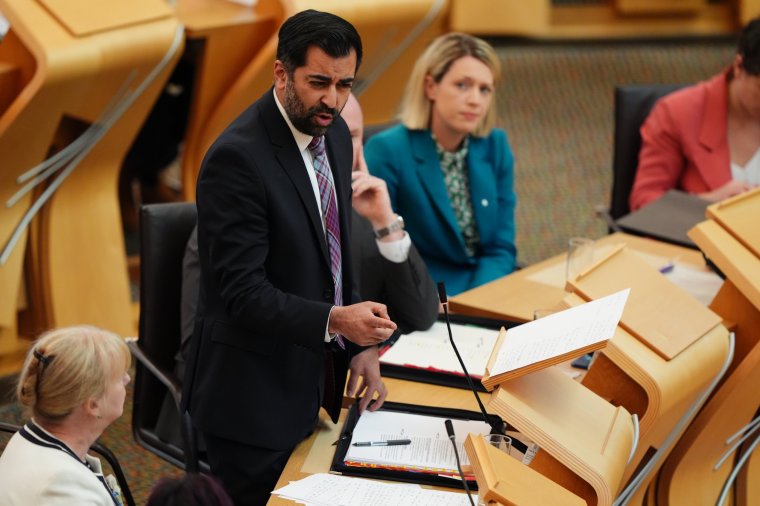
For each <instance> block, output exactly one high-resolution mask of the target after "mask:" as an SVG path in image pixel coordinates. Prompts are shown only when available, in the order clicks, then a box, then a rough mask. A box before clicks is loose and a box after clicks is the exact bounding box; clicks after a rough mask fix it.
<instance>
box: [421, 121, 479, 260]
mask: <svg viewBox="0 0 760 506" xmlns="http://www.w3.org/2000/svg"><path fill="white" fill-rule="evenodd" d="M431 135H432V133H431ZM433 140H434V141H435V149H436V151H437V152H438V159H439V160H440V162H441V170H442V171H443V178H444V181H445V182H446V189H447V190H448V193H449V201H450V202H451V207H452V208H453V209H454V216H456V219H457V224H458V225H459V230H460V231H461V232H462V239H463V240H464V246H465V249H466V250H467V254H468V255H469V256H475V254H476V253H477V250H478V243H479V242H480V236H479V235H478V227H477V224H476V223H475V214H474V212H473V209H472V198H471V196H470V178H469V175H468V173H467V146H468V144H469V138H468V137H465V138H464V142H463V143H462V146H461V147H460V148H459V149H458V150H457V151H454V152H450V151H446V150H445V149H444V148H443V146H441V145H440V144H439V143H438V140H437V139H436V138H435V135H433Z"/></svg>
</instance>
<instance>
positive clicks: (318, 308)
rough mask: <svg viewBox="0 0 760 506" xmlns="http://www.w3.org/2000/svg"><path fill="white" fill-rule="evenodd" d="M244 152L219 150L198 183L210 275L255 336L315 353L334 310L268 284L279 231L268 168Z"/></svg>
mask: <svg viewBox="0 0 760 506" xmlns="http://www.w3.org/2000/svg"><path fill="white" fill-rule="evenodd" d="M241 149H242V148H240V147H238V146H234V145H231V144H221V145H219V146H215V147H214V149H213V150H212V151H211V152H210V153H209V155H208V156H209V158H208V160H206V162H205V166H204V170H203V171H202V172H201V178H200V180H199V183H198V191H197V204H198V226H199V241H200V240H202V239H203V238H205V241H206V245H205V249H206V252H207V254H208V263H209V265H210V269H211V275H212V276H213V279H214V283H215V284H216V285H217V287H218V291H219V294H220V295H221V298H222V300H223V303H224V306H225V311H226V313H227V314H228V315H230V317H232V318H233V319H234V320H235V321H236V322H238V323H240V324H242V325H244V326H245V327H247V328H248V329H255V330H256V332H252V334H251V335H252V336H256V337H260V338H262V339H266V337H263V336H267V335H287V336H290V338H291V339H293V341H294V342H297V343H300V344H303V345H304V346H307V347H309V348H314V347H316V346H318V345H319V343H321V342H322V341H323V340H324V332H325V329H326V325H327V318H328V315H329V313H330V308H331V307H332V305H331V304H328V303H325V302H319V301H314V300H309V299H307V298H304V297H299V296H297V295H294V294H292V293H286V292H284V291H282V290H280V289H278V288H276V287H275V286H274V285H273V284H272V283H271V282H270V281H269V280H268V278H267V272H266V268H265V261H266V259H267V254H268V251H269V234H270V233H272V234H276V233H280V232H279V231H277V230H271V231H270V223H269V220H268V213H267V208H268V205H269V203H268V199H269V198H270V196H269V195H267V190H266V186H265V184H264V182H263V180H262V179H261V177H260V176H259V172H260V171H262V170H265V168H263V167H259V166H258V164H257V162H256V161H255V160H251V159H250V157H248V156H245V155H244V154H243V153H242V152H241ZM200 246H201V250H202V253H201V254H202V255H203V253H204V252H203V248H204V246H203V244H200ZM201 261H202V262H203V256H201Z"/></svg>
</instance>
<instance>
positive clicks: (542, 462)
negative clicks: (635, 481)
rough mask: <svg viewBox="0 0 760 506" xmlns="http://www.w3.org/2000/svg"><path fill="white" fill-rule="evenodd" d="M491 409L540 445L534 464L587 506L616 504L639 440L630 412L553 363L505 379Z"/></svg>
mask: <svg viewBox="0 0 760 506" xmlns="http://www.w3.org/2000/svg"><path fill="white" fill-rule="evenodd" d="M488 408H489V411H491V412H493V413H495V414H498V415H499V416H501V417H502V418H503V419H504V420H505V421H506V422H508V423H509V424H510V425H513V426H514V427H516V428H517V430H519V431H520V432H521V433H523V434H525V435H526V436H527V437H529V438H530V439H531V441H533V442H535V443H536V444H538V445H539V446H540V447H541V450H540V451H539V452H538V453H537V454H536V457H535V458H534V459H533V462H532V463H531V464H530V467H531V469H533V470H534V471H537V472H538V473H540V474H541V475H543V476H544V477H546V478H548V479H549V480H551V481H553V482H554V483H556V484H558V485H559V486H561V487H562V488H564V489H567V490H569V491H570V492H572V493H573V494H575V495H577V496H579V497H581V498H582V499H583V500H584V501H586V503H587V504H588V505H589V506H594V505H599V506H604V505H611V504H612V502H613V501H614V499H615V496H616V493H617V490H618V488H619V487H620V484H621V480H622V478H623V473H624V471H625V468H626V465H627V463H628V459H629V457H630V455H631V452H632V449H633V447H634V446H635V444H636V441H635V437H634V424H633V421H632V419H631V415H630V413H628V411H626V410H625V409H624V408H622V407H619V406H618V407H616V406H613V405H612V404H610V403H609V402H607V401H606V400H604V399H602V398H601V397H599V396H597V395H596V394H595V393H593V392H591V391H590V390H588V389H587V388H585V387H584V386H582V385H581V384H579V383H578V382H576V381H575V380H573V379H571V378H570V377H569V376H567V375H566V374H565V373H564V372H562V371H560V370H558V369H555V368H548V369H543V370H541V371H537V372H534V373H531V374H528V375H525V376H521V377H519V378H515V379H512V380H508V381H505V382H504V383H502V384H501V385H500V386H499V388H498V389H497V390H496V391H495V392H494V393H493V394H492V396H491V401H490V402H489V404H488Z"/></svg>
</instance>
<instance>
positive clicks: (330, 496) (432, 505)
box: [272, 473, 470, 506]
mask: <svg viewBox="0 0 760 506" xmlns="http://www.w3.org/2000/svg"><path fill="white" fill-rule="evenodd" d="M272 494H275V495H278V496H280V497H282V498H284V499H290V500H291V501H296V502H299V503H304V504H309V505H313V506H345V505H354V504H362V505H366V506H469V504H470V501H469V500H468V499H467V495H466V494H462V493H457V492H444V491H442V490H429V489H424V488H422V487H420V486H419V485H407V484H404V485H401V484H396V483H383V482H379V481H372V480H365V479H362V478H349V477H346V476H336V475H334V474H324V473H319V474H313V475H311V476H309V477H307V478H304V479H303V480H299V481H294V482H290V484H288V485H286V486H284V487H282V488H280V489H277V490H275V491H273V492H272Z"/></svg>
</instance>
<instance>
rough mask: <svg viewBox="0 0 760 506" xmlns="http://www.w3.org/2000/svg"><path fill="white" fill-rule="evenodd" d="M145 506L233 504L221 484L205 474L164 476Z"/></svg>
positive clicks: (230, 505)
mask: <svg viewBox="0 0 760 506" xmlns="http://www.w3.org/2000/svg"><path fill="white" fill-rule="evenodd" d="M145 506H234V505H233V503H232V499H230V496H229V495H228V494H227V492H225V490H224V488H223V487H222V485H221V484H220V483H219V482H218V481H217V480H216V479H215V478H213V477H211V476H208V475H205V474H196V473H191V474H186V475H185V476H183V477H182V478H172V477H168V476H166V477H164V478H161V479H160V480H159V481H158V483H156V484H155V485H154V486H153V488H152V489H151V492H150V497H148V502H147V503H145Z"/></svg>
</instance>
